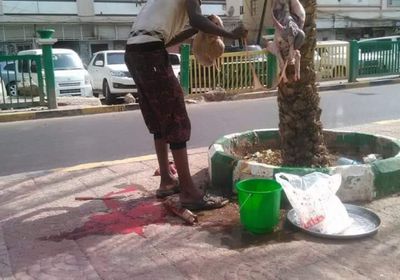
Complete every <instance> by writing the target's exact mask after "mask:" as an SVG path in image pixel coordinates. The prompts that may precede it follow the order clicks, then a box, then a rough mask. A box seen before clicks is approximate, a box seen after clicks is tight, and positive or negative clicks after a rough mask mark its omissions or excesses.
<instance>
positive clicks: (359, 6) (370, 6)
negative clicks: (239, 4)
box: [243, 0, 400, 43]
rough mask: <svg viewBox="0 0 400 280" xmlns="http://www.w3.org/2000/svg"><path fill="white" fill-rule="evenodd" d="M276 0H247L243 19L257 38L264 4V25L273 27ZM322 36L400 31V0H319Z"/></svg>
mask: <svg viewBox="0 0 400 280" xmlns="http://www.w3.org/2000/svg"><path fill="white" fill-rule="evenodd" d="M271 3H272V0H267V1H266V0H243V10H244V15H243V21H244V23H245V25H246V26H248V27H249V30H250V41H252V42H253V43H254V42H255V41H256V38H257V33H258V30H259V27H260V21H261V15H262V11H263V6H264V5H265V4H266V7H267V9H266V16H265V18H264V22H263V25H262V26H263V29H264V33H265V29H266V28H269V27H272V20H271ZM316 23H317V29H318V35H317V36H318V40H333V39H338V40H352V39H360V38H368V37H380V36H389V35H400V0H317V19H316Z"/></svg>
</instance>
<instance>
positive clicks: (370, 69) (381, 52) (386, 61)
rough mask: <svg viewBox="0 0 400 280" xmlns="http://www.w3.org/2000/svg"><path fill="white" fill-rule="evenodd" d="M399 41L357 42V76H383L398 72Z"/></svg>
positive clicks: (399, 68)
mask: <svg viewBox="0 0 400 280" xmlns="http://www.w3.org/2000/svg"><path fill="white" fill-rule="evenodd" d="M399 47H400V41H375V42H374V41H368V42H358V60H359V63H358V76H359V77H360V78H362V77H371V76H385V75H395V74H399V73H400V64H399V62H400V59H399V58H400V52H399V51H400V48H399Z"/></svg>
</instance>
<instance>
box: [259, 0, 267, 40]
mask: <svg viewBox="0 0 400 280" xmlns="http://www.w3.org/2000/svg"><path fill="white" fill-rule="evenodd" d="M267 4H268V0H264V6H263V10H262V14H261V20H260V26H259V28H258V34H257V44H258V45H259V44H260V43H261V34H262V30H263V27H264V19H265V13H266V11H267Z"/></svg>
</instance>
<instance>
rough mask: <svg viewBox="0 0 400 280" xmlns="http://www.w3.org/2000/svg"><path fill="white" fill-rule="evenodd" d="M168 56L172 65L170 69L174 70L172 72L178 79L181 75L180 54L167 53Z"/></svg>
mask: <svg viewBox="0 0 400 280" xmlns="http://www.w3.org/2000/svg"><path fill="white" fill-rule="evenodd" d="M168 57H169V62H170V63H171V65H172V70H174V74H175V76H176V78H177V79H178V80H179V79H180V75H181V55H180V54H179V53H169V54H168Z"/></svg>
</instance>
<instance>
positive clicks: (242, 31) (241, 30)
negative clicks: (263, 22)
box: [231, 25, 249, 39]
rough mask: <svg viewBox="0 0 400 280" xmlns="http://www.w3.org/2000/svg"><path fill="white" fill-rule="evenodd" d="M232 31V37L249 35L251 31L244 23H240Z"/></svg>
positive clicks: (237, 37) (240, 37)
mask: <svg viewBox="0 0 400 280" xmlns="http://www.w3.org/2000/svg"><path fill="white" fill-rule="evenodd" d="M231 33H232V39H242V38H246V37H247V34H248V33H249V31H248V30H247V29H246V28H244V26H243V25H239V26H238V27H236V28H235V29H233V30H232V31H231Z"/></svg>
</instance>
